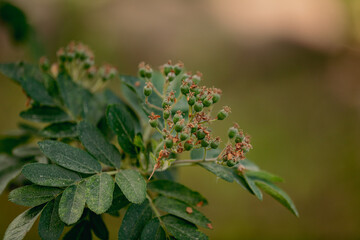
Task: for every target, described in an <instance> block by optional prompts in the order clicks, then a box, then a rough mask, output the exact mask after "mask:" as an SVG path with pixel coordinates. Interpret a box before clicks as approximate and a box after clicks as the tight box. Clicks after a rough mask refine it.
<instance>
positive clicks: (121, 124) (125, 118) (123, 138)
mask: <svg viewBox="0 0 360 240" xmlns="http://www.w3.org/2000/svg"><path fill="white" fill-rule="evenodd" d="M106 116H107V121H108V124H109V126H110V128H111V129H112V130H113V131H114V132H115V133H116V134H117V136H118V142H119V144H120V146H121V148H122V149H123V150H124V151H125V152H127V153H130V154H135V153H136V151H135V146H134V144H133V141H134V137H135V127H134V123H133V122H131V121H130V119H131V116H130V114H129V112H128V111H127V110H126V109H125V108H124V107H123V106H121V105H118V104H117V105H109V107H108V108H107V111H106Z"/></svg>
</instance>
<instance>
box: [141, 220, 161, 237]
mask: <svg viewBox="0 0 360 240" xmlns="http://www.w3.org/2000/svg"><path fill="white" fill-rule="evenodd" d="M140 239H141V240H163V239H166V234H165V231H164V229H163V228H162V227H161V225H160V222H159V219H158V218H157V217H156V218H153V219H151V220H150V221H149V222H148V223H147V224H146V225H145V227H144V229H143V230H142V232H141V237H140Z"/></svg>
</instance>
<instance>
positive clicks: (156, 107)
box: [146, 102, 163, 111]
mask: <svg viewBox="0 0 360 240" xmlns="http://www.w3.org/2000/svg"><path fill="white" fill-rule="evenodd" d="M146 104H147V105H149V107H152V108H155V109H156V110H159V111H162V110H163V109H162V108H160V107H158V106H156V105H154V104H151V103H150V102H147V103H146Z"/></svg>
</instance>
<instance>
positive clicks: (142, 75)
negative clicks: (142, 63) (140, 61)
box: [139, 68, 146, 78]
mask: <svg viewBox="0 0 360 240" xmlns="http://www.w3.org/2000/svg"><path fill="white" fill-rule="evenodd" d="M139 75H140V77H142V78H144V77H146V72H145V68H139Z"/></svg>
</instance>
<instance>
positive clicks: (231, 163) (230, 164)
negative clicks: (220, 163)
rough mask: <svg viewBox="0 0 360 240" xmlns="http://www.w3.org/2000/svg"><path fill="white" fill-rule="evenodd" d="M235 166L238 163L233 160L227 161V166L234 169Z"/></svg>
mask: <svg viewBox="0 0 360 240" xmlns="http://www.w3.org/2000/svg"><path fill="white" fill-rule="evenodd" d="M235 164H236V162H235V160H233V159H231V160H228V161H226V165H227V166H228V167H233V166H235Z"/></svg>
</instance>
